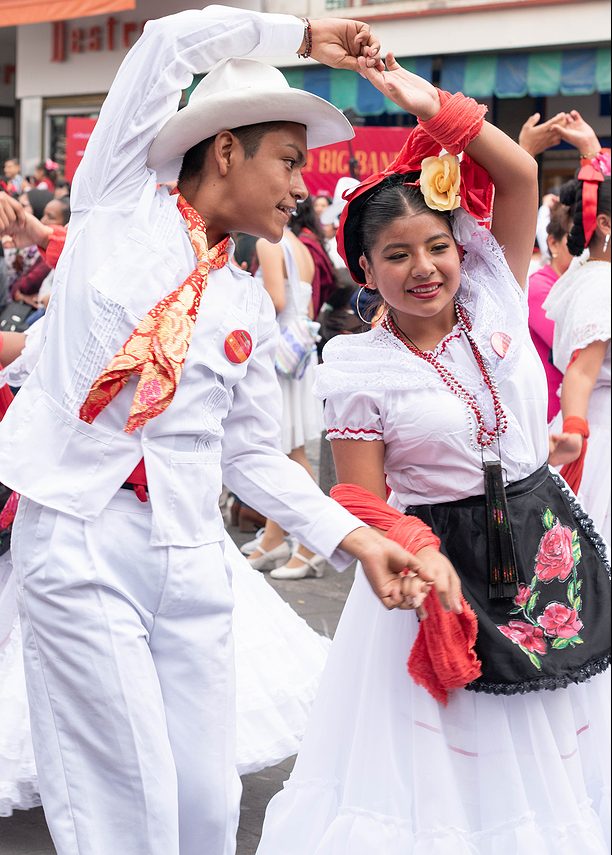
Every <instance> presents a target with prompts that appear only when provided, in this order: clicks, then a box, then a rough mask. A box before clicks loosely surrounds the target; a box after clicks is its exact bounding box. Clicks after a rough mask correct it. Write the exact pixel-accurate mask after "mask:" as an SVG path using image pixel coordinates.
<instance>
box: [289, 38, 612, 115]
mask: <svg viewBox="0 0 612 855" xmlns="http://www.w3.org/2000/svg"><path fill="white" fill-rule="evenodd" d="M434 59H436V60H437V58H435V57H432V56H428V57H417V58H416V59H399V60H398V62H399V63H400V65H402V66H403V67H404V68H406V69H408V70H409V71H414V72H416V73H417V74H419V75H420V76H421V77H424V78H425V79H426V80H431V79H432V72H433V68H434ZM437 64H438V63H437V61H436V65H437ZM440 64H441V72H440V86H441V87H442V89H446V90H448V91H449V92H457V91H461V92H464V93H465V94H466V95H471V96H472V97H473V98H481V99H484V98H490V97H491V96H493V95H495V96H497V97H498V98H524V97H525V96H531V97H534V98H538V97H546V96H550V95H591V94H592V93H594V92H600V93H602V94H603V93H609V92H610V49H609V47H607V48H588V49H583V50H555V51H534V52H532V53H529V52H521V53H499V54H471V55H453V56H444V57H441V58H440ZM283 73H284V74H285V77H286V78H287V80H288V82H289V83H290V84H291V86H295V87H297V88H299V89H305V90H306V91H308V92H312V93H314V94H315V95H320V96H321V97H322V98H325V99H327V100H328V101H331V102H332V103H333V104H335V105H336V106H337V107H339V109H341V110H347V109H352V110H354V111H355V112H356V113H358V114H359V115H362V116H376V115H380V114H381V113H387V112H388V113H397V112H401V111H400V110H399V108H398V107H396V105H395V104H393V103H392V102H391V101H389V100H388V99H387V98H385V97H384V96H383V95H382V94H381V93H380V92H378V91H377V90H376V89H374V87H373V86H371V85H370V84H369V83H368V82H367V80H364V79H363V78H362V77H360V76H359V75H357V74H353V73H352V72H350V71H342V70H339V69H330V68H328V67H327V66H323V65H317V66H304V67H300V66H295V67H292V68H286V69H283Z"/></svg>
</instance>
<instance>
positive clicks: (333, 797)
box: [257, 571, 610, 855]
mask: <svg viewBox="0 0 612 855" xmlns="http://www.w3.org/2000/svg"><path fill="white" fill-rule="evenodd" d="M417 632H418V622H417V618H416V616H415V615H414V613H411V612H400V611H392V612H388V611H387V610H386V609H385V608H384V606H382V605H381V603H380V602H379V601H378V600H377V599H376V597H375V596H374V594H373V593H372V591H371V589H370V587H369V584H368V582H367V581H366V579H365V577H364V576H363V574H362V572H361V571H359V572H358V574H357V577H356V580H355V584H354V586H353V589H352V590H351V593H350V595H349V598H348V601H347V604H346V606H345V609H344V613H343V615H342V618H341V621H340V624H339V626H338V629H337V632H336V635H335V637H334V642H333V645H332V650H331V652H330V656H329V660H328V665H327V668H326V670H325V673H324V675H323V680H322V682H321V688H320V691H319V695H318V697H317V700H316V701H315V705H314V707H313V711H312V715H311V719H310V721H309V725H308V730H307V732H306V736H305V737H304V742H303V743H302V747H301V749H300V753H299V755H298V759H297V762H296V765H295V768H294V771H293V773H292V775H291V778H290V780H289V782H288V783H287V784H285V787H284V789H283V790H282V791H281V792H280V793H279V794H277V795H276V796H275V797H274V798H273V799H272V801H271V803H270V805H269V807H268V810H267V812H266V819H265V823H264V828H263V834H262V839H261V843H260V845H259V848H258V849H257V855H280V853H289V852H290V853H291V855H381V853H384V855H531V853H536V852H537V853H538V855H606V853H608V852H609V851H610V850H609V845H610V844H609V836H608V835H609V819H610V813H609V811H610V807H609V806H610V789H609V780H610V768H609V766H610V703H609V687H610V671H609V670H608V671H607V672H605V673H604V674H601V675H599V676H597V677H594V678H593V679H592V680H590V681H589V682H588V683H582V684H580V685H571V686H569V687H568V688H566V689H559V690H557V691H554V692H549V691H544V692H533V693H530V694H527V695H514V696H511V697H502V696H496V695H484V694H476V693H474V692H468V691H465V690H461V691H456V692H454V693H452V695H451V698H450V701H449V704H448V707H443V706H441V705H440V704H438V703H437V702H436V701H435V700H434V699H433V698H432V697H431V696H430V695H428V694H427V692H426V691H425V690H424V689H423V688H421V687H420V686H417V685H415V683H413V681H412V680H411V679H410V677H409V676H408V674H407V672H406V660H407V657H408V654H409V651H410V648H411V646H412V644H413V642H414V640H415V638H416V634H417Z"/></svg>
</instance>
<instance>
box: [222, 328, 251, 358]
mask: <svg viewBox="0 0 612 855" xmlns="http://www.w3.org/2000/svg"><path fill="white" fill-rule="evenodd" d="M224 349H225V355H226V356H227V358H228V359H229V361H230V362H233V363H234V364H235V365H238V364H240V363H241V362H246V361H247V359H248V358H249V356H250V355H251V351H252V350H253V339H252V338H251V336H250V335H249V333H248V332H247V331H246V330H233V331H232V332H231V333H230V334H229V335H227V336H226V337H225V345H224Z"/></svg>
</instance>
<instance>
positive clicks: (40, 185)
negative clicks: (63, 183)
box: [34, 158, 59, 193]
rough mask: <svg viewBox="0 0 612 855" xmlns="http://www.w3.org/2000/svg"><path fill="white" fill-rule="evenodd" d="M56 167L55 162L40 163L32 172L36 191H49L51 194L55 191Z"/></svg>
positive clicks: (44, 161)
mask: <svg viewBox="0 0 612 855" xmlns="http://www.w3.org/2000/svg"><path fill="white" fill-rule="evenodd" d="M58 168H59V167H58V165H57V163H55V161H53V160H50V159H49V158H47V160H43V161H41V162H40V163H39V164H38V166H37V167H36V169H35V170H34V182H35V184H34V186H35V188H36V189H37V190H49V191H50V192H51V193H53V191H54V190H55V182H56V180H57V170H58Z"/></svg>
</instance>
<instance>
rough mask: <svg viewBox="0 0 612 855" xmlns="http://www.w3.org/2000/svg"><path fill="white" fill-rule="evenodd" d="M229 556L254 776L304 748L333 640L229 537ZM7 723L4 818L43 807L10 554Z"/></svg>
mask: <svg viewBox="0 0 612 855" xmlns="http://www.w3.org/2000/svg"><path fill="white" fill-rule="evenodd" d="M225 558H226V561H227V562H228V564H229V565H230V567H231V574H232V591H233V595H234V615H233V634H234V648H235V658H236V727H237V745H236V768H237V769H238V773H239V774H240V775H246V774H252V773H253V772H258V771H260V770H261V769H264V768H266V767H267V766H273V765H275V764H276V763H280V762H281V761H282V760H284V759H285V758H287V757H290V756H292V755H293V754H295V753H296V752H297V750H298V748H299V745H300V743H301V740H302V737H303V735H304V730H305V728H306V721H307V719H308V714H309V712H310V707H311V705H312V702H313V700H314V698H315V695H316V692H317V689H318V686H319V681H320V679H321V674H322V672H323V668H324V666H325V662H326V661H327V654H328V652H329V648H330V645H331V641H330V640H329V639H328V638H325V637H324V636H321V635H318V633H316V632H315V631H314V630H313V629H311V628H310V627H309V626H308V624H307V623H306V621H304V620H303V619H302V618H301V617H300V616H299V615H298V614H297V613H296V612H294V611H293V609H292V608H291V606H289V605H288V603H286V602H285V601H284V600H283V599H282V598H281V597H280V596H279V595H278V594H277V593H276V591H275V590H274V588H273V587H272V586H271V585H270V584H269V583H268V582H267V581H266V579H265V577H264V575H263V574H262V573H259V572H257V571H256V570H253V568H252V567H251V566H250V564H249V563H248V561H247V560H246V559H245V557H244V556H243V555H241V554H240V552H239V551H238V549H237V547H236V545H235V544H234V542H233V541H232V540H231V538H230V537H229V536H227V537H226V539H225ZM0 723H1V724H0V817H5V816H11V814H12V813H13V811H14V810H28V809H29V808H32V807H36V806H38V805H40V796H39V794H38V779H37V775H36V766H35V762H34V751H33V748H32V737H31V735H30V716H29V711H28V702H27V696H26V687H25V675H24V668H23V655H22V644H21V626H20V623H19V615H18V610H17V600H16V590H15V577H14V574H13V573H12V567H11V560H10V553H8V552H7V553H5V555H3V556H1V557H0Z"/></svg>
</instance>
